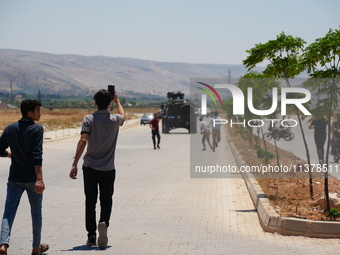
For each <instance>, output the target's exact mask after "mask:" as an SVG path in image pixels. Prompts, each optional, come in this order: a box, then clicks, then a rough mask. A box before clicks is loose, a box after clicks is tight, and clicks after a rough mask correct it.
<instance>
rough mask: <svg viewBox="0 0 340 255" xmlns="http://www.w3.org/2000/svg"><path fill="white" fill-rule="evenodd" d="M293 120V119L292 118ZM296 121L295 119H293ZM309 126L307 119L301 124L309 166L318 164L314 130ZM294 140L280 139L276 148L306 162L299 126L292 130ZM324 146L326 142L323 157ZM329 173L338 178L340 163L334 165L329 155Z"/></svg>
mask: <svg viewBox="0 0 340 255" xmlns="http://www.w3.org/2000/svg"><path fill="white" fill-rule="evenodd" d="M293 119H294V117H293ZM295 119H297V118H295ZM309 125H310V122H309V123H307V119H306V120H305V121H304V122H303V130H304V132H305V137H306V141H307V144H308V150H309V155H310V158H311V164H318V163H319V160H318V154H317V152H316V145H315V141H314V129H308V126H309ZM264 130H267V128H264ZM292 130H293V132H294V134H295V138H294V139H293V140H291V141H285V140H284V139H280V140H279V141H277V146H278V147H280V148H283V149H285V150H287V151H289V152H292V153H293V154H295V155H296V156H298V157H299V158H301V159H302V160H306V161H307V156H306V149H305V146H304V143H303V138H302V134H301V130H300V126H299V125H298V126H296V127H294V128H292ZM269 141H270V142H271V143H273V139H271V140H269ZM326 145H327V141H326V143H325V146H324V147H325V156H326ZM329 165H330V168H329V173H330V174H332V175H333V176H335V177H337V178H340V163H335V162H334V159H333V156H332V155H329Z"/></svg>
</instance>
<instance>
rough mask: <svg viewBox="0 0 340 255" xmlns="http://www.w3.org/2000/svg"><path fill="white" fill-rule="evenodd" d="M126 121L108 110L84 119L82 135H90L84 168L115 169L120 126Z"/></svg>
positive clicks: (97, 112)
mask: <svg viewBox="0 0 340 255" xmlns="http://www.w3.org/2000/svg"><path fill="white" fill-rule="evenodd" d="M123 123H124V119H123V117H122V115H120V114H110V112H109V111H107V110H100V111H96V112H94V113H93V114H91V115H86V116H85V117H84V119H83V123H82V128H81V133H82V134H83V133H87V134H89V138H88V144H87V151H86V154H85V156H84V166H86V167H91V168H93V169H96V170H99V171H110V170H113V169H115V150H116V144H117V137H118V131H119V126H121V125H123Z"/></svg>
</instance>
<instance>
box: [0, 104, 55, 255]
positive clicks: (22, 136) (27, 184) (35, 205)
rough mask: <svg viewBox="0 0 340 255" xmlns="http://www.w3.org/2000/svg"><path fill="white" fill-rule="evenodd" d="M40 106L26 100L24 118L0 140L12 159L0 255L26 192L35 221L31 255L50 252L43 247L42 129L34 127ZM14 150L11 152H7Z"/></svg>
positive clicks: (1, 149) (2, 153)
mask: <svg viewBox="0 0 340 255" xmlns="http://www.w3.org/2000/svg"><path fill="white" fill-rule="evenodd" d="M40 107H41V103H40V102H39V101H37V100H32V99H25V100H24V101H22V103H21V106H20V110H21V113H22V118H21V119H20V120H19V121H18V122H15V123H13V124H11V125H9V126H8V127H6V129H5V130H4V132H3V134H2V135H1V137H0V156H1V157H8V158H11V166H10V171H9V177H8V183H7V196H6V202H5V211H4V214H3V219H2V222H1V238H0V254H7V249H8V248H9V243H10V237H11V230H12V226H13V222H14V218H15V215H16V212H17V209H18V206H19V203H20V199H21V196H22V194H23V192H24V191H26V193H27V195H28V200H29V203H30V207H31V217H32V230H33V242H32V247H33V248H32V255H36V254H41V253H43V252H45V251H47V250H48V248H49V246H48V244H41V243H40V242H41V229H42V209H41V208H42V199H43V191H44V190H45V184H44V180H43V171H42V154H43V146H42V145H43V127H42V126H40V125H38V124H35V123H34V121H39V119H40V116H41V110H40ZM8 147H9V148H10V149H11V152H8V151H7V150H6V149H7V148H8Z"/></svg>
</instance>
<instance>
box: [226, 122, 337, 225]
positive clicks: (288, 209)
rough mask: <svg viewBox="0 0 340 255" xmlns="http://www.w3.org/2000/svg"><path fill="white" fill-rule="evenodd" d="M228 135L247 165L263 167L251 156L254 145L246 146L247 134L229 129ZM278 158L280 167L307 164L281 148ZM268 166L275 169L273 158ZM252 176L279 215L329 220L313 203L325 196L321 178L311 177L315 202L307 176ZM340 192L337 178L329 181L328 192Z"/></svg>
mask: <svg viewBox="0 0 340 255" xmlns="http://www.w3.org/2000/svg"><path fill="white" fill-rule="evenodd" d="M228 132H229V133H230V136H229V137H230V139H231V140H232V142H233V143H234V144H235V146H236V147H237V149H238V150H239V152H240V154H241V155H242V157H243V160H244V161H245V162H246V164H247V165H249V166H253V165H258V166H259V165H261V164H264V162H263V160H262V159H261V158H258V157H257V156H254V155H255V154H256V150H255V149H254V146H253V145H251V144H250V143H249V139H248V137H247V136H246V135H241V134H240V133H239V132H238V131H237V129H235V128H229V130H228ZM261 145H262V146H261V147H263V141H261ZM266 145H267V148H268V151H270V152H271V153H273V154H276V153H275V147H274V146H273V145H272V144H270V143H268V142H267V143H266ZM279 155H280V164H282V165H287V166H290V164H293V165H294V166H296V167H299V166H302V165H304V164H305V163H306V162H304V161H302V160H301V159H299V158H297V157H296V156H295V155H293V154H292V153H290V152H287V151H285V150H281V149H280V150H279ZM269 163H270V164H271V165H272V166H273V165H274V166H276V165H277V162H276V158H275V157H274V158H273V159H272V160H270V162H269ZM255 177H256V178H257V181H258V183H259V184H260V186H261V188H262V190H263V192H264V193H265V194H266V196H267V197H268V199H269V201H270V203H271V204H272V206H273V208H274V209H275V210H276V212H277V213H278V214H279V215H281V216H289V217H297V218H303V219H311V220H328V217H327V216H326V215H325V213H324V209H323V208H321V207H320V206H319V205H316V203H315V200H317V199H318V198H320V197H323V196H324V178H323V176H322V175H320V174H319V175H316V174H313V191H314V200H313V199H312V198H311V195H310V192H309V178H308V173H304V172H303V173H293V172H290V173H287V174H284V173H282V174H280V173H279V174H277V173H275V175H272V176H270V175H267V176H263V175H258V176H255ZM260 177H261V178H260ZM339 190H340V180H339V179H337V178H329V192H335V191H339Z"/></svg>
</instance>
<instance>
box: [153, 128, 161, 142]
mask: <svg viewBox="0 0 340 255" xmlns="http://www.w3.org/2000/svg"><path fill="white" fill-rule="evenodd" d="M151 134H152V142H153V146H156V137H157V145H159V144H160V142H161V136H160V134H159V130H158V129H157V130H151Z"/></svg>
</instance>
